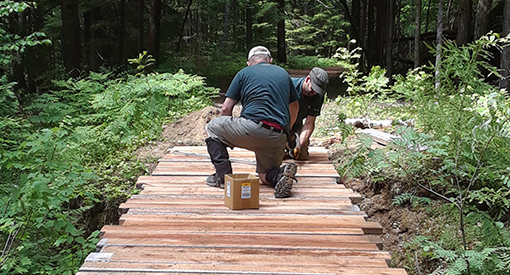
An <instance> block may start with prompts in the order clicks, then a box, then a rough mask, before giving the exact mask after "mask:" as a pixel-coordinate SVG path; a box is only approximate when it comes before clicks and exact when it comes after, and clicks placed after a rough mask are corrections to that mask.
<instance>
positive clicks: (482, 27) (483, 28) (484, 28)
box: [475, 0, 492, 40]
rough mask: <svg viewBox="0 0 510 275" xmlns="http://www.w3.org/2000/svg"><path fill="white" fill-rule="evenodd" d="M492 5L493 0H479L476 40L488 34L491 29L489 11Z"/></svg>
mask: <svg viewBox="0 0 510 275" xmlns="http://www.w3.org/2000/svg"><path fill="white" fill-rule="evenodd" d="M491 6H492V0H478V7H477V8H476V19H475V40H476V39H479V38H480V37H482V36H484V35H485V34H487V32H488V31H489V28H488V21H489V11H490V7H491Z"/></svg>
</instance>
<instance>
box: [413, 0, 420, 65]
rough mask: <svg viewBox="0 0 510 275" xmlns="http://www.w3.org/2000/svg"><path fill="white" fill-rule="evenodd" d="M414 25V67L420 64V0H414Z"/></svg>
mask: <svg viewBox="0 0 510 275" xmlns="http://www.w3.org/2000/svg"><path fill="white" fill-rule="evenodd" d="M415 24H416V25H415V26H414V68H418V67H419V66H420V44H421V41H420V35H421V0H416V22H415Z"/></svg>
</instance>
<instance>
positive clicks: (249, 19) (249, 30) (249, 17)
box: [245, 1, 253, 49]
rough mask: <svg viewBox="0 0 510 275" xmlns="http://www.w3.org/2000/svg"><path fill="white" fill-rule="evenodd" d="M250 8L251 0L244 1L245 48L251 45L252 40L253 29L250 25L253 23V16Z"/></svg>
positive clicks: (251, 7)
mask: <svg viewBox="0 0 510 275" xmlns="http://www.w3.org/2000/svg"><path fill="white" fill-rule="evenodd" d="M252 10H253V6H252V5H251V2H250V1H248V2H247V3H246V19H245V21H246V49H249V48H251V47H252V46H253V45H252V43H253V42H252V41H253V29H252V25H253V16H252Z"/></svg>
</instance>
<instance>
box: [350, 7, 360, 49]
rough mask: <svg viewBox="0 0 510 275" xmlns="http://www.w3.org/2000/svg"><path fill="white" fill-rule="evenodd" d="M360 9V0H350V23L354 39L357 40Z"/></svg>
mask: <svg viewBox="0 0 510 275" xmlns="http://www.w3.org/2000/svg"><path fill="white" fill-rule="evenodd" d="M360 9H361V0H352V9H351V10H352V12H351V14H352V24H353V26H354V28H353V29H354V33H353V34H355V35H356V36H354V37H356V39H357V40H359V32H360V31H359V29H360V19H361V18H360V16H359V14H360Z"/></svg>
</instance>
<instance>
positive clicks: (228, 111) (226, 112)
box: [220, 97, 237, 116]
mask: <svg viewBox="0 0 510 275" xmlns="http://www.w3.org/2000/svg"><path fill="white" fill-rule="evenodd" d="M236 103H237V101H235V100H233V99H232V98H230V97H225V101H224V102H223V105H222V106H221V113H220V115H221V116H232V111H233V110H234V106H235V105H236Z"/></svg>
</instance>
